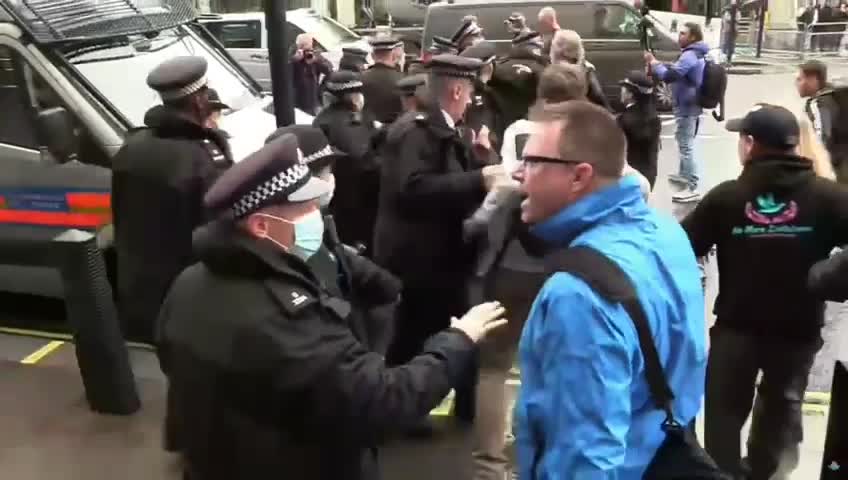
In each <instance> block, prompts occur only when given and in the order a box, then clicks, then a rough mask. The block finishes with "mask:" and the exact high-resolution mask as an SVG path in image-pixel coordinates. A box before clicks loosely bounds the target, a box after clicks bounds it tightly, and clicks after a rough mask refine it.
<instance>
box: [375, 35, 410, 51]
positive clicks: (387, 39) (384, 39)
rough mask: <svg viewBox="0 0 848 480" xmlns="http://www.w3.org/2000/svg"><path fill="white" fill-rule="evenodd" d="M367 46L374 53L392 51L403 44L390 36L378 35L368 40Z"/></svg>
mask: <svg viewBox="0 0 848 480" xmlns="http://www.w3.org/2000/svg"><path fill="white" fill-rule="evenodd" d="M368 44H369V45H371V48H373V49H374V51H375V52H379V51H386V50H394V49H395V48H401V47H403V42H401V41H400V40H398V39H397V38H395V37H393V36H391V35H385V34H380V35H376V36H374V37H371V38H369V39H368Z"/></svg>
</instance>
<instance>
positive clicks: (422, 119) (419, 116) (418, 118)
mask: <svg viewBox="0 0 848 480" xmlns="http://www.w3.org/2000/svg"><path fill="white" fill-rule="evenodd" d="M413 120H414V121H415V122H416V123H420V124H424V123H427V114H426V113H421V112H419V113H416V114H415V117H414V118H413Z"/></svg>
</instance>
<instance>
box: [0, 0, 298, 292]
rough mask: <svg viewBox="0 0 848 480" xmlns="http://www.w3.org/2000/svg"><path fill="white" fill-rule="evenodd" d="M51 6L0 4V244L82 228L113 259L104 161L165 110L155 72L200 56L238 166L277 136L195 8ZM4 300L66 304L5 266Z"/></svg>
mask: <svg viewBox="0 0 848 480" xmlns="http://www.w3.org/2000/svg"><path fill="white" fill-rule="evenodd" d="M51 5H52V4H49V3H44V2H41V3H36V2H29V3H28V4H24V3H22V2H13V1H10V0H0V105H2V106H3V114H2V115H0V162H2V165H3V168H2V169H0V236H3V237H4V238H8V237H14V238H16V239H17V240H19V241H21V242H28V241H33V242H35V241H39V239H42V240H43V239H45V238H48V239H49V238H53V237H55V236H57V235H59V234H61V233H62V232H64V231H66V230H68V229H78V230H84V231H88V232H92V233H94V234H97V236H98V241H99V245H100V246H101V248H102V249H103V250H104V251H105V252H106V253H107V258H109V252H110V251H111V248H112V238H111V235H110V232H111V224H112V211H111V198H110V197H111V176H112V172H111V169H110V166H111V159H112V156H113V155H114V154H115V153H116V152H117V151H118V149H120V147H121V145H122V144H123V142H124V137H125V135H126V134H127V132H129V131H130V130H131V129H134V128H138V127H142V126H143V125H144V114H145V112H146V111H147V110H148V109H150V108H151V107H153V106H154V105H156V104H159V103H161V100H160V98H159V96H158V95H157V94H156V92H154V91H153V90H151V89H150V88H149V87H148V86H147V85H146V83H145V80H146V78H147V74H148V73H149V72H150V70H151V69H153V68H154V67H155V66H156V65H158V64H160V63H161V62H163V61H165V60H168V59H170V58H174V57H178V56H183V55H197V56H201V57H203V58H205V59H206V61H207V62H208V65H209V68H208V71H207V78H208V80H209V84H210V86H212V87H214V88H215V89H216V90H217V91H218V93H219V94H220V95H221V97H222V100H223V101H224V102H226V103H227V104H228V105H230V106H231V107H232V110H231V111H227V112H225V115H224V118H223V121H222V126H223V128H224V129H225V130H227V131H229V133H231V134H232V145H233V153H234V156H235V157H236V160H240V159H241V158H243V157H244V156H245V155H246V154H247V153H250V152H253V151H255V150H257V149H258V148H260V147H261V146H262V145H263V143H264V140H265V138H266V137H267V135H269V134H270V133H271V132H273V131H274V129H275V128H276V122H275V119H274V116H273V115H271V114H270V113H269V110H270V109H271V106H272V98H271V97H270V96H268V95H264V94H263V93H262V92H261V89H260V87H259V85H258V84H257V83H256V82H255V81H253V80H252V79H251V78H250V77H249V76H248V75H247V73H246V72H245V71H244V70H243V69H241V68H240V67H239V66H238V64H237V63H236V62H235V61H234V60H233V59H232V57H230V56H229V55H228V54H227V52H226V51H225V50H224V49H223V48H221V47H220V45H219V44H218V42H216V41H215V39H214V38H213V37H212V36H211V35H209V33H208V32H207V31H206V30H205V29H204V28H202V27H201V26H200V25H199V24H198V23H196V21H195V18H194V9H193V7H192V0H167V2H165V1H164V0H146V1H145V4H144V5H132V4H131V3H129V2H127V3H126V6H125V7H122V6H114V5H113V6H112V7H108V6H107V7H102V9H101V7H100V6H99V5H97V4H94V3H91V2H74V3H73V4H69V5H68V6H66V7H63V8H62V9H59V10H57V9H54V8H52V7H51ZM98 9H101V10H100V11H98ZM92 13H94V15H92ZM295 118H296V121H297V123H305V124H311V122H312V117H311V116H309V115H307V114H305V113H303V112H297V111H296V112H295ZM245 126H249V128H248V127H245ZM163 248H164V247H163ZM5 258H9V257H8V256H6V257H5ZM0 291H8V292H14V293H29V294H36V295H43V296H52V297H59V298H61V297H62V296H63V291H62V284H61V281H60V278H59V274H58V271H57V270H56V269H51V268H40V267H30V266H24V267H18V266H11V265H5V264H4V265H0Z"/></svg>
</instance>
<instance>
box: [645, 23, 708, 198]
mask: <svg viewBox="0 0 848 480" xmlns="http://www.w3.org/2000/svg"><path fill="white" fill-rule="evenodd" d="M677 42H678V43H679V44H680V48H681V49H682V50H683V53H681V55H680V58H678V59H677V62H675V63H673V64H669V65H666V64H663V63H660V62H659V61H658V60H657V59H656V58H654V55H653V54H651V53H650V52H645V61H646V62H647V63H648V64H649V65H650V66H651V71H652V72H653V75H654V76H655V77H656V78H658V79H660V80H662V81H663V82H666V83H670V84H671V93H672V96H673V97H674V118H675V120H676V121H677V131H676V132H675V135H674V136H675V139H676V140H677V149H678V151H679V152H680V170H679V172H678V173H677V174H676V175H671V176H670V177H669V180H671V182H672V183H676V184H678V185H680V186H682V187H684V188H683V190H682V191H681V192H678V193H676V194H675V195H674V197H672V198H673V200H674V201H675V202H681V203H688V202H697V201H698V200H700V198H701V196H700V194H699V193H698V170H700V168H699V167H700V166H699V165H698V160H697V152H695V137H696V136H697V135H698V127H699V123H700V122H699V119H700V118H701V106H700V105H698V90H699V89H700V88H701V80H702V79H703V76H704V56H705V55H706V54H707V52H709V51H710V47H709V46H708V45H707V44H706V43H704V33H703V31H702V30H701V26H700V25H698V24H697V23H686V24H684V25H683V28H681V29H680V35H679V37H678V38H677Z"/></svg>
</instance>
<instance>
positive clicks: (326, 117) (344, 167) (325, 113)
mask: <svg viewBox="0 0 848 480" xmlns="http://www.w3.org/2000/svg"><path fill="white" fill-rule="evenodd" d="M324 88H325V89H326V91H327V93H326V95H325V97H326V98H327V99H328V100H329V104H328V105H326V106H325V107H324V108H323V109H322V110H321V111H320V112H319V113H318V116H317V117H315V120H313V125H314V126H316V127H318V128H320V129H321V130H322V131H323V132H324V134H325V135H326V136H327V139H329V141H330V145H332V146H333V147H335V148H337V149H339V150H341V151H342V152H345V154H346V157H345V158H344V159H342V160H339V161H337V162H336V163H335V168H334V174H335V177H336V179H337V184H336V190H335V196H334V198H333V200H332V201H331V202H330V207H329V212H330V213H332V214H333V216H334V217H335V219H336V223H337V225H338V229H339V236H340V237H341V239H342V242H344V243H346V244H348V245H352V246H354V247H356V248H360V247H362V248H364V249H365V251H367V252H368V253H369V254H370V253H371V252H370V249H371V239H372V238H373V236H374V224H375V223H376V221H377V199H378V191H379V182H380V163H379V159H378V154H377V144H378V143H379V141H380V136H379V135H378V133H379V132H378V128H377V127H376V124H375V121H374V119H373V117H371V116H370V115H369V114H368V112H364V111H363V105H364V103H365V100H364V99H363V95H362V88H363V83H362V82H361V81H360V79H359V76H358V75H357V74H355V73H353V72H347V71H339V72H333V73H332V74H330V76H329V77H328V78H327V82H325V84H324ZM393 88H394V86H393Z"/></svg>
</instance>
